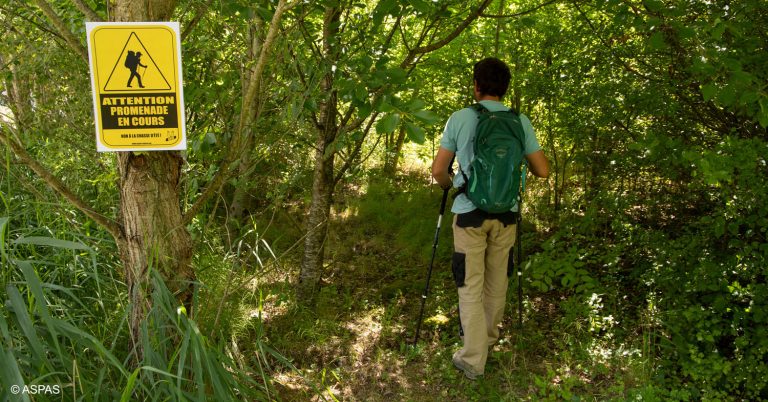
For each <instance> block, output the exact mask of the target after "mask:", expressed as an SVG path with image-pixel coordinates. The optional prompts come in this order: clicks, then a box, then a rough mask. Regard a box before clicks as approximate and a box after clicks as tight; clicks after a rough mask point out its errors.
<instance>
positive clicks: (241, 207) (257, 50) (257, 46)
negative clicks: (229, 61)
mask: <svg viewBox="0 0 768 402" xmlns="http://www.w3.org/2000/svg"><path fill="white" fill-rule="evenodd" d="M263 29H264V20H263V19H262V18H261V17H260V16H259V15H258V13H256V15H254V17H253V21H252V22H251V25H250V29H249V30H248V31H249V32H248V33H249V37H250V41H249V42H248V60H249V62H251V61H256V60H258V58H259V55H260V54H261V49H262V45H263V41H262V37H261V31H262V30H263ZM254 72H255V66H252V67H250V68H249V69H248V70H247V72H246V73H245V74H243V75H244V78H243V82H244V83H245V84H246V85H244V86H243V95H245V93H246V92H247V87H248V86H250V85H251V84H253V83H250V82H249V81H250V79H251V78H252V77H257V79H261V76H256V75H255V74H254ZM260 88H261V87H260ZM260 97H261V91H259V92H258V93H257V94H256V98H255V99H254V101H253V106H254V107H253V109H252V110H251V111H250V112H251V113H253V118H252V121H256V120H258V118H259V114H260V112H261V110H260V106H261V102H260V99H259V98H260ZM245 112H248V111H243V113H245ZM253 129H254V128H253V127H252V126H251V127H248V128H247V130H249V131H248V134H247V135H246V136H245V140H244V143H243V149H244V150H245V151H244V152H243V154H242V155H243V156H242V157H241V158H240V164H239V165H238V167H237V171H238V175H237V176H238V177H239V178H241V179H243V178H245V177H246V175H247V174H248V172H249V171H250V170H251V166H252V163H253V146H254V143H255V141H254V138H253ZM251 190H252V188H251V187H250V186H248V184H247V180H245V181H244V182H243V183H241V184H240V185H238V186H235V189H234V193H233V194H232V204H231V205H230V214H229V218H230V219H231V220H233V221H240V220H241V219H242V218H243V216H244V215H245V210H246V208H247V203H248V200H247V198H248V195H249V193H250V192H251Z"/></svg>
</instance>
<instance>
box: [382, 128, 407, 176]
mask: <svg viewBox="0 0 768 402" xmlns="http://www.w3.org/2000/svg"><path fill="white" fill-rule="evenodd" d="M405 134H406V132H405V127H400V130H399V131H398V133H397V138H395V140H394V144H391V145H390V147H389V148H387V159H386V163H385V164H384V174H385V175H387V176H390V177H394V176H395V173H397V165H398V163H400V154H402V152H403V144H405Z"/></svg>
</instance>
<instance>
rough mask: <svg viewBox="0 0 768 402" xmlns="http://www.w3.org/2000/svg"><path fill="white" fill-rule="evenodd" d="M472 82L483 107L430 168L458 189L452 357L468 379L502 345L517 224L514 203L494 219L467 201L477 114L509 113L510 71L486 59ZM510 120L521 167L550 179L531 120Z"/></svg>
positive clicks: (458, 123)
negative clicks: (456, 340)
mask: <svg viewBox="0 0 768 402" xmlns="http://www.w3.org/2000/svg"><path fill="white" fill-rule="evenodd" d="M473 79H474V97H475V100H476V101H477V102H478V104H479V105H482V107H481V106H476V107H467V108H464V109H461V110H459V111H457V112H454V113H453V114H452V115H451V117H450V118H449V119H448V121H447V123H446V125H445V129H444V130H443V136H442V139H441V140H440V148H439V150H438V151H437V156H436V157H435V160H434V162H433V163H432V176H433V177H434V178H435V181H436V182H437V184H438V185H439V186H440V187H441V188H442V189H443V190H447V189H449V188H451V187H455V188H459V189H460V190H459V194H458V196H456V197H455V200H454V202H453V206H452V207H451V212H453V213H454V217H453V237H454V254H453V262H452V271H453V276H454V279H455V280H456V285H457V287H458V293H459V320H460V333H461V335H462V341H463V347H462V348H461V349H459V350H458V351H457V352H456V353H454V354H453V359H452V360H453V364H454V366H456V368H458V369H459V370H461V371H462V372H463V373H464V374H465V375H466V376H467V377H468V378H470V379H475V378H476V377H477V376H480V375H483V374H484V372H485V362H486V360H487V358H488V350H489V348H490V347H491V346H492V345H493V344H494V343H495V342H496V341H498V339H499V327H498V326H499V324H500V323H501V319H502V316H503V314H504V305H505V303H506V294H507V284H508V277H507V275H508V272H507V270H508V268H509V267H510V266H511V265H512V253H511V252H510V250H511V248H512V246H513V245H514V243H515V228H516V223H517V205H516V203H514V202H513V204H509V205H512V207H511V208H509V209H507V210H505V211H503V212H497V213H490V212H487V211H485V210H482V209H480V208H478V206H476V205H475V204H474V203H473V202H472V201H471V200H470V199H469V197H468V196H467V192H468V190H466V187H464V189H465V190H464V191H462V190H461V189H462V186H463V185H464V184H465V181H467V180H469V181H471V179H467V177H471V174H472V169H470V167H471V166H472V159H473V157H474V146H475V145H474V143H473V139H474V137H475V132H476V128H477V126H478V124H479V123H478V122H479V120H480V119H479V113H480V112H479V111H478V110H482V111H484V112H499V111H505V112H507V111H509V110H510V109H509V108H507V107H506V106H504V104H503V103H501V102H500V101H501V98H502V97H503V96H504V94H505V93H506V92H507V88H508V87H509V81H510V79H511V75H510V72H509V67H507V65H506V64H505V63H504V62H503V61H501V60H499V59H496V58H486V59H483V60H481V61H479V62H477V63H476V64H475V65H474V68H473ZM512 113H514V112H512ZM510 116H512V118H514V119H516V120H514V121H515V122H516V123H515V124H516V125H517V126H516V127H521V129H519V131H518V133H519V134H518V135H519V136H520V137H524V138H522V139H521V140H519V142H518V143H520V142H521V143H522V144H521V145H522V146H523V150H522V153H521V154H519V155H520V159H521V161H522V156H523V155H524V156H525V159H526V160H527V162H528V168H529V169H530V171H531V172H532V173H533V174H534V175H535V176H538V177H542V178H545V177H547V176H548V175H549V168H548V162H547V158H546V156H545V155H544V152H543V151H542V150H541V149H540V146H539V142H538V140H537V139H536V135H535V133H534V131H533V127H532V126H531V122H530V120H528V118H527V117H526V116H525V115H523V114H517V113H514V114H510ZM518 152H520V151H519V150H518ZM454 155H455V157H456V159H457V160H458V164H459V166H458V169H459V170H458V172H457V173H456V174H455V175H454V176H453V177H451V176H450V174H449V171H450V169H451V166H450V165H451V164H452V161H453V158H454ZM517 172H519V170H517ZM510 175H511V174H510ZM517 183H519V181H518V182H517ZM515 191H518V190H515ZM515 194H517V193H515ZM515 199H517V196H516V195H515Z"/></svg>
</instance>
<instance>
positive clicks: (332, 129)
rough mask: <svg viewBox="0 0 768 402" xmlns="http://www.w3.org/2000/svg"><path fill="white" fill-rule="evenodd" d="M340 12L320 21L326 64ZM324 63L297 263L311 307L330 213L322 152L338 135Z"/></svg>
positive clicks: (329, 176)
mask: <svg viewBox="0 0 768 402" xmlns="http://www.w3.org/2000/svg"><path fill="white" fill-rule="evenodd" d="M340 17H341V11H340V10H339V9H336V8H331V7H328V8H326V10H325V16H324V18H323V56H324V57H325V59H326V60H327V61H331V60H335V57H336V55H337V53H336V51H335V41H336V35H337V34H338V32H339V19H340ZM327 64H328V71H327V72H326V74H325V77H323V82H322V85H321V89H322V91H323V93H326V94H328V95H327V98H326V99H325V102H323V103H322V104H321V105H320V106H321V107H320V121H319V126H318V130H317V138H316V141H315V171H314V174H313V178H312V201H311V202H310V206H309V216H308V218H307V237H306V238H305V239H304V258H303V259H302V263H301V272H300V274H299V283H298V287H297V297H298V299H299V302H300V303H302V304H304V305H309V306H312V305H314V303H315V301H316V296H317V292H318V290H319V288H320V279H321V278H322V273H323V260H324V257H325V237H326V233H327V231H328V219H329V218H330V212H331V199H332V196H333V187H334V184H335V183H334V177H333V163H334V155H335V152H333V151H331V152H326V150H327V148H328V147H329V146H330V145H332V144H333V141H334V140H335V139H336V135H337V134H338V132H339V127H338V118H337V115H338V109H337V108H338V98H337V96H336V91H335V90H334V89H333V71H331V67H330V65H331V64H332V63H327Z"/></svg>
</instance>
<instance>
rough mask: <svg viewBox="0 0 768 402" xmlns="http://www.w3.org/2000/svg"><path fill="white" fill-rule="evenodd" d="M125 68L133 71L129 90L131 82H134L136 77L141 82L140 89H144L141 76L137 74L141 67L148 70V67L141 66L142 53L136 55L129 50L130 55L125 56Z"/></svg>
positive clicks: (129, 79) (129, 81)
mask: <svg viewBox="0 0 768 402" xmlns="http://www.w3.org/2000/svg"><path fill="white" fill-rule="evenodd" d="M125 67H127V68H128V69H129V70H131V76H130V77H128V84H127V86H128V88H130V87H131V81H133V77H136V79H137V80H138V81H139V88H144V84H142V82H141V75H139V74H138V73H137V72H136V70H138V68H139V67H144V68H147V66H145V65H143V64H141V52H136V53H134V52H133V51H131V50H129V51H128V55H127V56H125Z"/></svg>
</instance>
